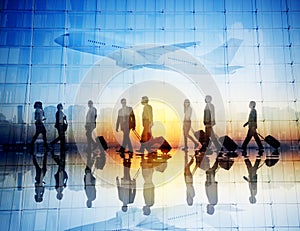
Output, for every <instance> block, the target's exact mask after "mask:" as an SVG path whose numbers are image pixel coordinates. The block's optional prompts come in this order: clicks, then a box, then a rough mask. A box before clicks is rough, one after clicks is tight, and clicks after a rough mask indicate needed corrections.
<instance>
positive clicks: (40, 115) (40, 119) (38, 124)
mask: <svg viewBox="0 0 300 231" xmlns="http://www.w3.org/2000/svg"><path fill="white" fill-rule="evenodd" d="M33 107H34V109H35V112H34V119H35V134H34V135H33V137H32V141H31V153H33V151H34V142H35V141H36V139H37V138H38V136H39V134H41V133H42V136H43V141H44V147H45V148H46V151H49V147H48V144H47V136H46V128H45V126H44V120H46V118H45V117H44V110H43V104H42V102H40V101H36V102H35V103H34V105H33Z"/></svg>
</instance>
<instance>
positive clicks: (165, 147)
mask: <svg viewBox="0 0 300 231" xmlns="http://www.w3.org/2000/svg"><path fill="white" fill-rule="evenodd" d="M153 140H155V141H156V143H157V144H158V145H159V147H158V149H159V150H160V151H161V152H162V153H163V154H167V153H168V152H169V151H171V149H172V147H171V145H170V144H169V143H168V141H166V140H165V139H164V138H163V137H162V136H159V137H157V138H154V139H153Z"/></svg>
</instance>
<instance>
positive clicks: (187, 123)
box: [182, 99, 199, 150]
mask: <svg viewBox="0 0 300 231" xmlns="http://www.w3.org/2000/svg"><path fill="white" fill-rule="evenodd" d="M183 107H184V120H183V137H184V147H183V148H182V150H187V149H188V145H187V141H188V139H190V140H191V141H193V143H194V148H195V149H196V148H197V147H198V145H199V144H198V142H197V141H196V140H195V139H194V138H193V137H192V136H191V135H190V134H189V132H190V130H191V123H192V122H191V117H192V108H191V103H190V101H189V100H188V99H185V100H184V104H183Z"/></svg>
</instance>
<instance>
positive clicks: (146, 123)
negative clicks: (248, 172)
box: [137, 96, 153, 153]
mask: <svg viewBox="0 0 300 231" xmlns="http://www.w3.org/2000/svg"><path fill="white" fill-rule="evenodd" d="M148 102H149V99H148V97H147V96H143V97H142V101H141V103H142V105H144V110H143V114H142V121H143V132H142V135H141V147H140V149H139V150H137V151H138V152H141V153H144V150H145V148H146V149H147V151H148V152H151V147H147V146H146V144H145V143H146V142H147V141H149V140H150V139H151V138H152V132H151V127H152V125H153V113H152V106H151V105H149V104H148Z"/></svg>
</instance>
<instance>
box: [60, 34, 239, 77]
mask: <svg viewBox="0 0 300 231" xmlns="http://www.w3.org/2000/svg"><path fill="white" fill-rule="evenodd" d="M123 37H124V35H123ZM54 41H55V42H56V43H57V44H59V45H61V46H62V47H67V48H70V49H73V50H77V51H80V52H85V53H90V54H94V55H98V56H102V57H108V58H110V59H112V60H114V61H115V62H116V65H118V66H120V67H123V68H128V69H140V68H143V67H148V68H152V69H161V70H165V69H168V67H167V66H166V65H165V62H164V59H163V58H161V57H162V56H164V55H167V54H168V53H172V52H175V51H178V50H182V49H186V48H189V47H193V46H194V47H195V46H198V45H199V44H200V42H199V41H196V42H184V43H174V44H167V45H156V44H154V45H153V44H152V45H146V44H144V45H143V44H142V45H133V44H130V43H127V44H126V43H125V42H124V41H130V39H128V38H126V34H125V38H124V41H120V40H118V34H113V33H111V32H107V33H105V36H103V35H101V34H97V33H92V32H79V31H74V32H70V33H66V34H63V35H61V36H59V37H57V38H56V39H55V40H54ZM241 43H242V40H241V39H236V38H231V39H229V40H228V41H227V43H224V44H222V45H221V46H219V47H217V48H216V49H214V50H213V51H211V52H209V53H207V54H204V55H201V56H199V58H200V60H206V61H209V62H211V63H212V64H213V63H218V64H219V63H223V62H224V61H223V57H224V47H228V49H227V51H228V52H227V58H228V63H230V62H231V61H232V59H233V57H234V55H235V53H236V52H237V50H238V48H239V47H240V45H241ZM167 59H169V60H173V61H176V62H178V63H181V64H186V65H197V63H195V60H185V59H178V58H176V59H174V58H173V57H172V56H171V55H170V56H167ZM216 59H218V60H216ZM211 67H212V68H208V70H209V72H210V73H212V74H225V73H229V74H233V73H235V72H236V71H237V70H238V69H240V68H242V67H243V66H231V65H229V64H224V65H220V64H219V65H216V64H215V65H211Z"/></svg>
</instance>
